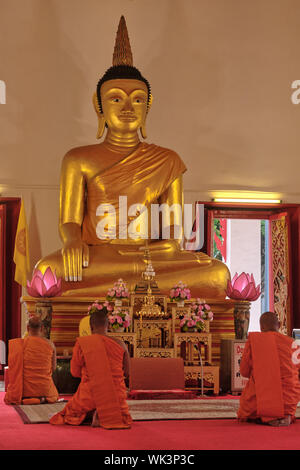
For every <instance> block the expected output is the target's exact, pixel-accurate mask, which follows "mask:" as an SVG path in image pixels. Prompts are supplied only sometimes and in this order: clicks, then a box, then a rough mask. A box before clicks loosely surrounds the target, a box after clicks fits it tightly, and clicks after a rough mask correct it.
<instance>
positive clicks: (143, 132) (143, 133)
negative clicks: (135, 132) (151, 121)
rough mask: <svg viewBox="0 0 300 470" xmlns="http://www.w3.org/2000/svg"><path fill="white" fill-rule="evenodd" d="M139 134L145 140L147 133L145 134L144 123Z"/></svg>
mask: <svg viewBox="0 0 300 470" xmlns="http://www.w3.org/2000/svg"><path fill="white" fill-rule="evenodd" d="M140 133H141V136H142V137H143V139H147V132H146V123H145V122H144V123H143V124H142V125H141V127H140Z"/></svg>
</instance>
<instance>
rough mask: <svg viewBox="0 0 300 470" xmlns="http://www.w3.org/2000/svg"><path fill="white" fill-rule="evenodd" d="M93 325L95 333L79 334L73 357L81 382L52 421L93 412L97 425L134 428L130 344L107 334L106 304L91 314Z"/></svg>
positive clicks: (71, 419)
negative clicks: (129, 398)
mask: <svg viewBox="0 0 300 470" xmlns="http://www.w3.org/2000/svg"><path fill="white" fill-rule="evenodd" d="M90 326H91V332H92V334H91V335H89V336H82V337H79V338H77V341H76V343H75V346H74V349H73V356H72V360H71V374H72V375H73V376H74V377H81V382H80V385H79V387H78V389H77V391H76V393H75V394H74V395H73V397H72V399H71V400H70V401H69V402H68V403H67V405H66V406H65V407H64V409H63V410H62V411H61V412H59V413H57V414H55V415H54V416H52V418H51V419H50V423H51V424H72V425H79V424H81V423H82V422H83V421H84V420H85V419H88V418H89V417H90V416H91V417H92V426H94V427H97V426H101V427H103V428H105V429H122V428H130V425H131V422H132V419H131V416H130V413H129V408H128V404H127V402H126V397H127V392H126V386H125V381H124V379H125V378H128V377H129V354H128V350H127V347H126V345H125V344H124V343H123V342H122V341H120V340H118V339H115V338H114V339H113V338H111V337H109V336H106V333H107V326H108V320H107V309H106V307H103V309H102V310H97V311H96V312H93V313H91V314H90Z"/></svg>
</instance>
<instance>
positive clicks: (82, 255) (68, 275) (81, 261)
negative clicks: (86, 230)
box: [61, 223, 89, 282]
mask: <svg viewBox="0 0 300 470" xmlns="http://www.w3.org/2000/svg"><path fill="white" fill-rule="evenodd" d="M61 237H62V240H63V244H64V246H63V248H62V250H61V253H62V257H63V264H64V275H65V281H69V282H77V281H82V268H87V267H88V265H89V247H88V245H87V244H86V243H85V242H83V241H82V239H81V228H80V226H79V225H77V224H75V223H67V224H63V225H62V226H61Z"/></svg>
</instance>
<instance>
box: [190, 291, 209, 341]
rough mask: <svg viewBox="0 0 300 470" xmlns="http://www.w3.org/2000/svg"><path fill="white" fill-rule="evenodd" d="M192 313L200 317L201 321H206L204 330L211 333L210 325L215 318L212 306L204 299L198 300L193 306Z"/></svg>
mask: <svg viewBox="0 0 300 470" xmlns="http://www.w3.org/2000/svg"><path fill="white" fill-rule="evenodd" d="M191 311H192V313H193V314H195V315H197V316H199V317H200V318H201V320H203V321H204V325H205V327H204V330H205V332H206V333H209V323H210V322H211V321H212V320H213V318H214V314H213V312H212V310H211V307H210V305H208V303H206V301H205V300H204V299H200V298H197V299H196V301H195V302H194V303H193V304H192V305H191Z"/></svg>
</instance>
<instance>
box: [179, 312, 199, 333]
mask: <svg viewBox="0 0 300 470" xmlns="http://www.w3.org/2000/svg"><path fill="white" fill-rule="evenodd" d="M180 329H181V331H182V333H189V332H194V333H195V332H198V333H199V332H201V331H203V330H204V329H205V323H204V320H203V319H202V318H201V317H200V315H196V314H195V313H193V312H190V313H186V314H185V315H183V316H182V317H181V319H180Z"/></svg>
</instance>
